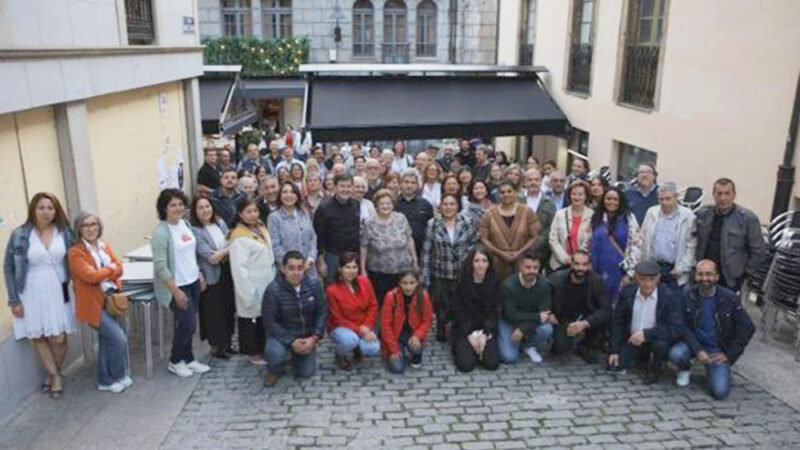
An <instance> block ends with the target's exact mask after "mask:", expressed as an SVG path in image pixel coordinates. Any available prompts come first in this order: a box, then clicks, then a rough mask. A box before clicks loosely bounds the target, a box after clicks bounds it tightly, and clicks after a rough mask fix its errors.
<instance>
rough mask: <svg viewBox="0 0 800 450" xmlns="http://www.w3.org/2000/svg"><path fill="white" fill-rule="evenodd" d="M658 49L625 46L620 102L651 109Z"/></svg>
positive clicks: (656, 74) (654, 90)
mask: <svg viewBox="0 0 800 450" xmlns="http://www.w3.org/2000/svg"><path fill="white" fill-rule="evenodd" d="M658 52H659V47H657V46H653V45H636V44H634V45H626V46H625V66H624V68H623V72H622V86H621V87H622V89H621V93H620V99H619V100H620V102H622V103H628V104H631V105H635V106H641V107H643V108H652V107H653V105H654V100H653V99H654V96H655V92H656V77H657V76H658Z"/></svg>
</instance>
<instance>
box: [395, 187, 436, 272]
mask: <svg viewBox="0 0 800 450" xmlns="http://www.w3.org/2000/svg"><path fill="white" fill-rule="evenodd" d="M394 209H395V211H397V212H399V213H400V214H402V215H404V216H406V219H408V224H409V225H410V226H411V235H412V236H414V246H415V247H416V248H417V256H418V257H419V252H420V250H421V249H422V242H423V241H424V240H425V229H426V228H427V227H428V221H429V220H431V219H432V218H433V206H431V204H430V202H428V201H427V200H425V199H424V198H422V197H420V196H419V195H415V196H414V198H413V199H411V200H406V199H405V197H403V196H402V195H400V196H398V198H397V205H396V206H395V208H394Z"/></svg>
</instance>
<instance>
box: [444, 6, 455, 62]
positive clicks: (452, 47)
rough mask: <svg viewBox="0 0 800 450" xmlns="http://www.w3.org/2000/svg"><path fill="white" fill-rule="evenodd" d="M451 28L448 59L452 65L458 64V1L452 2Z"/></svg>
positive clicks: (450, 12) (449, 12) (450, 11)
mask: <svg viewBox="0 0 800 450" xmlns="http://www.w3.org/2000/svg"><path fill="white" fill-rule="evenodd" d="M448 15H449V19H450V28H449V30H448V31H449V36H448V44H447V58H448V62H449V63H450V64H455V63H456V36H457V33H458V30H457V27H458V0H450V10H449V11H448Z"/></svg>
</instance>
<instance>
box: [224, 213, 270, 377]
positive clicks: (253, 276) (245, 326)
mask: <svg viewBox="0 0 800 450" xmlns="http://www.w3.org/2000/svg"><path fill="white" fill-rule="evenodd" d="M228 241H229V242H230V261H231V275H233V285H234V291H235V293H236V316H237V317H238V325H239V352H240V353H242V354H245V355H249V356H250V362H251V363H252V364H254V365H257V366H262V365H266V362H265V361H264V357H263V353H264V345H265V341H266V332H265V331H264V324H263V322H262V321H261V300H262V297H263V296H264V291H265V290H266V289H267V286H268V285H269V284H270V283H271V282H272V280H273V279H274V278H275V258H274V256H273V254H272V242H271V240H270V237H269V233H268V232H267V227H265V226H264V224H263V223H261V221H260V220H259V211H258V206H257V205H256V203H255V202H254V201H253V200H250V199H244V200H242V201H240V202H239V204H238V205H237V206H236V224H235V226H234V227H233V228H232V229H231V231H230V234H229V235H228Z"/></svg>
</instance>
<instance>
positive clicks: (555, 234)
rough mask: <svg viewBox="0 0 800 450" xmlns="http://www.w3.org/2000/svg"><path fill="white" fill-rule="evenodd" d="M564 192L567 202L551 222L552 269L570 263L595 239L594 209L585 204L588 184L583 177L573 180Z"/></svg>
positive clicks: (586, 249)
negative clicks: (574, 254) (578, 252)
mask: <svg viewBox="0 0 800 450" xmlns="http://www.w3.org/2000/svg"><path fill="white" fill-rule="evenodd" d="M564 195H565V196H566V198H567V201H568V205H567V206H566V207H564V208H562V209H559V210H558V211H556V215H555V217H554V218H553V223H552V224H551V225H550V236H549V242H550V249H551V250H552V253H551V255H550V268H551V269H553V270H556V269H559V268H561V267H564V266H567V265H568V264H569V262H570V258H571V256H572V254H573V253H575V251H577V250H585V251H588V250H589V243H590V241H591V239H592V215H593V214H594V211H592V209H591V208H589V207H588V206H586V200H587V199H588V198H589V183H587V182H585V181H583V180H577V181H574V182H573V183H572V184H571V185H570V186H569V188H568V189H567V192H566V193H565V194H564Z"/></svg>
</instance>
